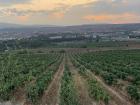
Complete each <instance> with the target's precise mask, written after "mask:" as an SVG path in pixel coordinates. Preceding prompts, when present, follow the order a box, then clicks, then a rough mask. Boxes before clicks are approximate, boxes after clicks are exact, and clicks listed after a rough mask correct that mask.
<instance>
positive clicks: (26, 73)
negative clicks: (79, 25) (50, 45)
mask: <svg viewBox="0 0 140 105" xmlns="http://www.w3.org/2000/svg"><path fill="white" fill-rule="evenodd" d="M0 105H140V50H126V51H123V50H117V51H96V52H95V51H94V52H87V51H84V52H77V51H75V52H74V51H73V52H67V51H65V50H62V51H51V52H31V51H13V52H10V53H8V52H5V53H1V54H0Z"/></svg>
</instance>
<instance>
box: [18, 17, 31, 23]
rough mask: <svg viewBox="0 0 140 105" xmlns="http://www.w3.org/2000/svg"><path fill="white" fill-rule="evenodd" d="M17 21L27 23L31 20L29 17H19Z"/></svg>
mask: <svg viewBox="0 0 140 105" xmlns="http://www.w3.org/2000/svg"><path fill="white" fill-rule="evenodd" d="M17 19H18V20H19V21H20V22H27V21H28V20H29V16H17Z"/></svg>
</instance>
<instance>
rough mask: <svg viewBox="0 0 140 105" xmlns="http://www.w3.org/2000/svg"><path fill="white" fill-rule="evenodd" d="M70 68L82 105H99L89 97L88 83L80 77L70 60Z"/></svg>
mask: <svg viewBox="0 0 140 105" xmlns="http://www.w3.org/2000/svg"><path fill="white" fill-rule="evenodd" d="M68 66H69V68H70V70H71V72H72V75H73V78H74V83H75V87H76V90H77V92H78V97H79V101H80V105H98V104H97V103H96V102H95V101H94V100H93V99H91V98H90V97H89V94H88V90H87V87H86V81H85V80H84V79H83V78H82V77H81V76H80V74H79V73H78V72H77V71H78V70H77V68H75V67H74V66H73V64H72V62H71V61H70V60H68Z"/></svg>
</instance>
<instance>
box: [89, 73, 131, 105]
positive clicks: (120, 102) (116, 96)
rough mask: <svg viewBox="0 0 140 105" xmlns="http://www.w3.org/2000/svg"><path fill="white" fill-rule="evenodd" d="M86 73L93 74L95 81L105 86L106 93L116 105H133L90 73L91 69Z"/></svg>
mask: <svg viewBox="0 0 140 105" xmlns="http://www.w3.org/2000/svg"><path fill="white" fill-rule="evenodd" d="M88 73H89V74H91V75H92V76H94V77H95V78H96V79H97V81H98V82H99V83H100V84H101V85H102V86H103V87H104V88H105V90H107V91H108V93H109V94H110V96H111V97H112V99H113V101H115V103H116V104H117V105H133V104H132V103H130V102H129V100H127V99H126V98H124V97H123V96H122V95H120V94H119V93H118V92H116V91H115V90H114V89H112V88H111V87H110V86H108V85H106V84H105V83H104V81H103V80H102V79H101V78H100V77H98V76H96V75H94V74H93V73H91V71H88ZM110 105H113V104H112V103H110Z"/></svg>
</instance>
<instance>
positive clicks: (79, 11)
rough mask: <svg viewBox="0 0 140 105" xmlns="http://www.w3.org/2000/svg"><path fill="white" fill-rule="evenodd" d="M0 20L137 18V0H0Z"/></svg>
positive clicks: (65, 22)
mask: <svg viewBox="0 0 140 105" xmlns="http://www.w3.org/2000/svg"><path fill="white" fill-rule="evenodd" d="M0 22H8V23H18V24H49V25H51V24H52V25H75V24H94V23H95V24H97V23H138V22H140V0H0Z"/></svg>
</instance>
